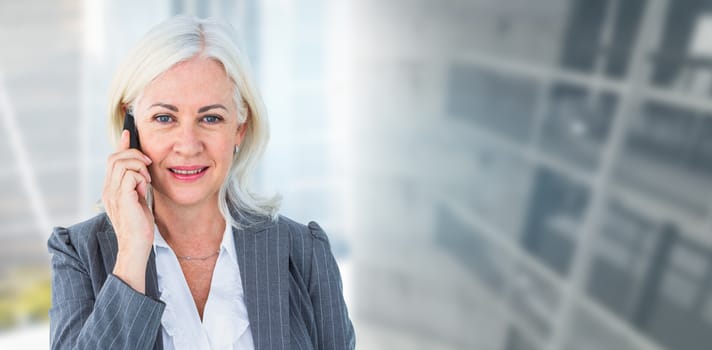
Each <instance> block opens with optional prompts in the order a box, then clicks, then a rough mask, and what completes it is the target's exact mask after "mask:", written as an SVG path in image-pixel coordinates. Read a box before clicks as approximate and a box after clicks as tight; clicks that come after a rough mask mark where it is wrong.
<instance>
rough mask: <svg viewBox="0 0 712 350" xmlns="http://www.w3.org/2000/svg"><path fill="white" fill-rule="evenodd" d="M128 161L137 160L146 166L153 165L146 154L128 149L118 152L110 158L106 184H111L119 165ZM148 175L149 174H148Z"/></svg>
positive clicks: (105, 179)
mask: <svg viewBox="0 0 712 350" xmlns="http://www.w3.org/2000/svg"><path fill="white" fill-rule="evenodd" d="M126 159H136V160H139V161H141V162H143V163H144V164H145V165H150V164H151V163H152V161H151V159H150V158H148V156H146V155H145V154H143V153H141V152H140V151H139V150H135V149H128V150H123V151H120V152H116V153H114V154H112V155H111V156H109V160H108V162H107V166H106V177H105V178H104V184H108V183H109V182H110V179H111V177H110V175H111V174H114V173H115V171H116V167H117V163H118V162H120V161H122V160H126ZM146 174H148V172H146ZM149 177H150V176H149Z"/></svg>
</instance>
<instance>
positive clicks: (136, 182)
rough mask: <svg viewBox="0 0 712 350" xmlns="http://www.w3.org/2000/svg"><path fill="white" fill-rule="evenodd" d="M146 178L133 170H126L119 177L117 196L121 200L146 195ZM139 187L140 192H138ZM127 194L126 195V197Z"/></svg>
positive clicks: (135, 198)
mask: <svg viewBox="0 0 712 350" xmlns="http://www.w3.org/2000/svg"><path fill="white" fill-rule="evenodd" d="M146 185H147V182H146V178H145V177H143V176H141V174H139V173H137V172H135V171H127V172H125V173H124V174H123V176H122V177H121V181H120V184H119V191H118V194H119V197H120V198H121V199H123V200H130V201H138V200H139V199H140V198H141V197H142V196H145V195H146ZM139 188H140V191H141V192H142V193H139ZM127 196H128V197H127Z"/></svg>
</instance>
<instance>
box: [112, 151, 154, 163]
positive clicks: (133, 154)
mask: <svg viewBox="0 0 712 350" xmlns="http://www.w3.org/2000/svg"><path fill="white" fill-rule="evenodd" d="M126 158H136V159H141V160H142V161H143V162H144V163H146V165H148V164H151V163H153V161H152V160H151V158H149V157H148V156H147V155H145V154H143V152H141V151H139V150H137V149H134V148H129V149H125V150H121V151H117V152H114V153H113V154H111V155H110V156H109V162H112V161H116V160H119V159H126Z"/></svg>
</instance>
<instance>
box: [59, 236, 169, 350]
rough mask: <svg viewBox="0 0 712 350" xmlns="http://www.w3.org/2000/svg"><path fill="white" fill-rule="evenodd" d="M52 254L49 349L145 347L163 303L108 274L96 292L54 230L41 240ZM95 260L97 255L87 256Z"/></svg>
mask: <svg viewBox="0 0 712 350" xmlns="http://www.w3.org/2000/svg"><path fill="white" fill-rule="evenodd" d="M47 246H48V249H49V251H50V253H52V308H51V309H50V311H49V316H50V346H51V349H150V348H151V347H153V345H154V343H155V341H156V337H155V335H156V334H157V332H158V328H159V327H160V324H161V316H162V314H163V310H164V308H165V304H164V303H162V302H161V301H159V300H154V299H152V298H151V297H148V296H146V295H144V294H141V293H139V292H137V291H135V290H134V289H133V288H131V287H130V286H129V285H127V284H125V283H124V282H123V281H122V280H121V279H119V278H118V277H116V276H114V275H113V274H109V275H108V277H107V278H106V281H105V282H104V284H103V286H102V287H101V289H100V290H99V292H98V293H97V294H96V295H95V293H94V290H93V288H92V279H91V275H90V269H89V268H88V266H87V264H85V263H84V262H83V261H82V259H81V258H80V255H79V254H78V253H77V249H76V248H75V245H74V244H73V242H72V241H71V240H70V234H69V230H67V229H65V228H55V230H54V232H53V233H52V235H51V236H50V238H49V240H48V242H47ZM88 255H89V256H94V257H95V259H100V258H98V257H99V256H100V255H99V254H88Z"/></svg>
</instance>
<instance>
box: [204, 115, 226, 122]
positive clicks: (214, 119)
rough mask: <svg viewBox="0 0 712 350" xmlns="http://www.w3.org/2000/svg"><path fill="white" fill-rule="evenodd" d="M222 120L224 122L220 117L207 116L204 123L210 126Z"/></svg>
mask: <svg viewBox="0 0 712 350" xmlns="http://www.w3.org/2000/svg"><path fill="white" fill-rule="evenodd" d="M222 120H223V118H222V117H220V116H218V115H206V116H204V117H203V121H204V122H206V123H208V124H216V123H219V122H220V121H222Z"/></svg>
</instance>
